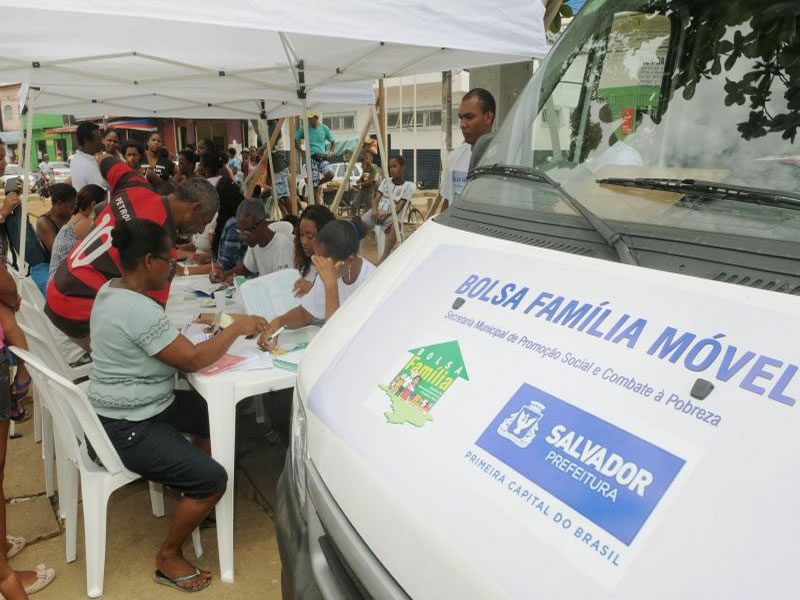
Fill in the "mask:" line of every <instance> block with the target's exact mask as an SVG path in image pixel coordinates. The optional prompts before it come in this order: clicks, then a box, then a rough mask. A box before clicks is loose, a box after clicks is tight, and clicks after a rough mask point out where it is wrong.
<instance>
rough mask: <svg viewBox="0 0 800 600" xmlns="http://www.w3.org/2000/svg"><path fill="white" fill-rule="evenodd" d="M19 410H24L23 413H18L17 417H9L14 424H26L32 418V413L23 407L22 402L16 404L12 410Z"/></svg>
mask: <svg viewBox="0 0 800 600" xmlns="http://www.w3.org/2000/svg"><path fill="white" fill-rule="evenodd" d="M19 409H22V412H21V413H18V414H16V415H11V416H10V417H9V418H10V419H11V420H12V421H14V423H24V422H25V421H27V420H28V419H30V418H31V411H29V410H28V409H27V408H25V407H24V406H22V403H21V402H17V403H16V404H14V405H13V408H12V409H11V410H12V411H13V410H19Z"/></svg>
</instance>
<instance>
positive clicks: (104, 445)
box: [11, 346, 128, 475]
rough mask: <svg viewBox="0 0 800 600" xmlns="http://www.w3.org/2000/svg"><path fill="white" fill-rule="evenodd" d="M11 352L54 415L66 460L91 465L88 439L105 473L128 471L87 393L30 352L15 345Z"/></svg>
mask: <svg viewBox="0 0 800 600" xmlns="http://www.w3.org/2000/svg"><path fill="white" fill-rule="evenodd" d="M11 352H13V353H14V354H15V355H16V356H17V357H19V358H20V359H21V360H22V361H24V362H25V365H26V366H27V368H28V371H29V372H30V374H31V377H32V378H33V382H34V385H36V388H37V389H38V390H39V393H40V394H42V395H43V396H44V397H45V402H46V405H47V408H48V409H49V410H50V411H51V412H52V413H53V417H54V418H53V428H54V429H55V431H56V435H58V436H59V439H60V440H61V442H62V444H63V446H62V447H63V448H64V450H65V451H66V452H67V453H68V457H69V459H70V460H72V461H73V462H75V463H76V464H77V465H79V466H82V467H83V468H89V467H90V466H91V460H90V459H89V454H88V451H87V449H86V444H85V441H84V440H86V439H88V440H89V443H90V444H91V445H92V448H94V451H95V453H96V454H97V457H98V458H99V459H100V461H101V462H102V463H103V467H105V468H106V470H107V471H109V472H110V473H111V474H112V475H113V474H116V473H119V472H121V471H124V472H128V471H127V469H125V467H124V466H123V465H122V461H121V460H120V458H119V454H117V451H116V450H115V449H114V446H112V445H111V441H110V440H109V439H108V435H107V434H106V431H105V429H103V426H102V425H101V424H100V419H98V418H97V413H96V412H95V411H94V408H93V407H92V405H91V404H90V403H89V399H88V398H87V397H86V394H84V393H83V391H82V390H81V389H80V388H79V387H78V386H76V385H75V384H74V383H72V382H71V381H69V380H68V379H66V378H64V377H62V376H61V375H59V374H58V373H55V372H54V371H52V370H50V369H48V368H47V367H46V366H45V365H44V364H43V361H42V360H41V359H40V358H39V357H38V356H35V355H34V354H33V353H31V352H28V351H27V350H23V349H22V348H18V347H16V346H12V347H11Z"/></svg>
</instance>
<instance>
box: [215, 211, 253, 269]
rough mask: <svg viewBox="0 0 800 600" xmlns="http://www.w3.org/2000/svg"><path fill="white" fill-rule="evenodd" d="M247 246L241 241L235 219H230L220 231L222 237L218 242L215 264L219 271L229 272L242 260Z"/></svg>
mask: <svg viewBox="0 0 800 600" xmlns="http://www.w3.org/2000/svg"><path fill="white" fill-rule="evenodd" d="M245 250H247V246H246V245H245V243H244V242H243V241H242V236H241V234H240V233H239V228H238V227H237V226H236V217H231V218H230V219H228V222H227V223H225V227H224V228H223V230H222V237H220V240H219V250H217V262H219V266H220V269H222V270H223V271H230V270H231V269H233V268H234V267H235V266H236V265H238V264H239V263H240V262H242V258H244V253H245Z"/></svg>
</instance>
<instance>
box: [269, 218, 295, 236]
mask: <svg viewBox="0 0 800 600" xmlns="http://www.w3.org/2000/svg"><path fill="white" fill-rule="evenodd" d="M269 228H270V229H272V231H274V232H275V233H283V234H284V235H294V225H292V224H291V223H289V221H275V222H273V223H270V224H269Z"/></svg>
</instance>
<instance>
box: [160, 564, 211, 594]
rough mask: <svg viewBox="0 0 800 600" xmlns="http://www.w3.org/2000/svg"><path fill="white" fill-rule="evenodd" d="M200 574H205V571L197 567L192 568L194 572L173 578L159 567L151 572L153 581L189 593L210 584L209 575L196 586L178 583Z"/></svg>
mask: <svg viewBox="0 0 800 600" xmlns="http://www.w3.org/2000/svg"><path fill="white" fill-rule="evenodd" d="M201 575H205V573H204V572H203V571H201V570H200V569H198V568H197V567H195V568H194V573H192V574H191V575H184V576H183V577H174V578H171V577H167V576H166V575H164V573H162V572H161V571H160V570H159V569H156V572H155V573H153V581H155V582H156V583H160V584H161V585H166V586H167V587H171V588H175V589H176V590H180V591H182V592H189V593H190V594H191V593H194V592H199V591H200V590H204V589H206V588H207V587H208V586H209V585H211V577H209V578H208V579H206V580H205V581H204V582H203V583H201V584H200V585H198V586H196V587H184V586H181V585H178V584H179V583H183V582H184V581H190V580H192V579H194V578H195V577H200V576H201Z"/></svg>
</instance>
